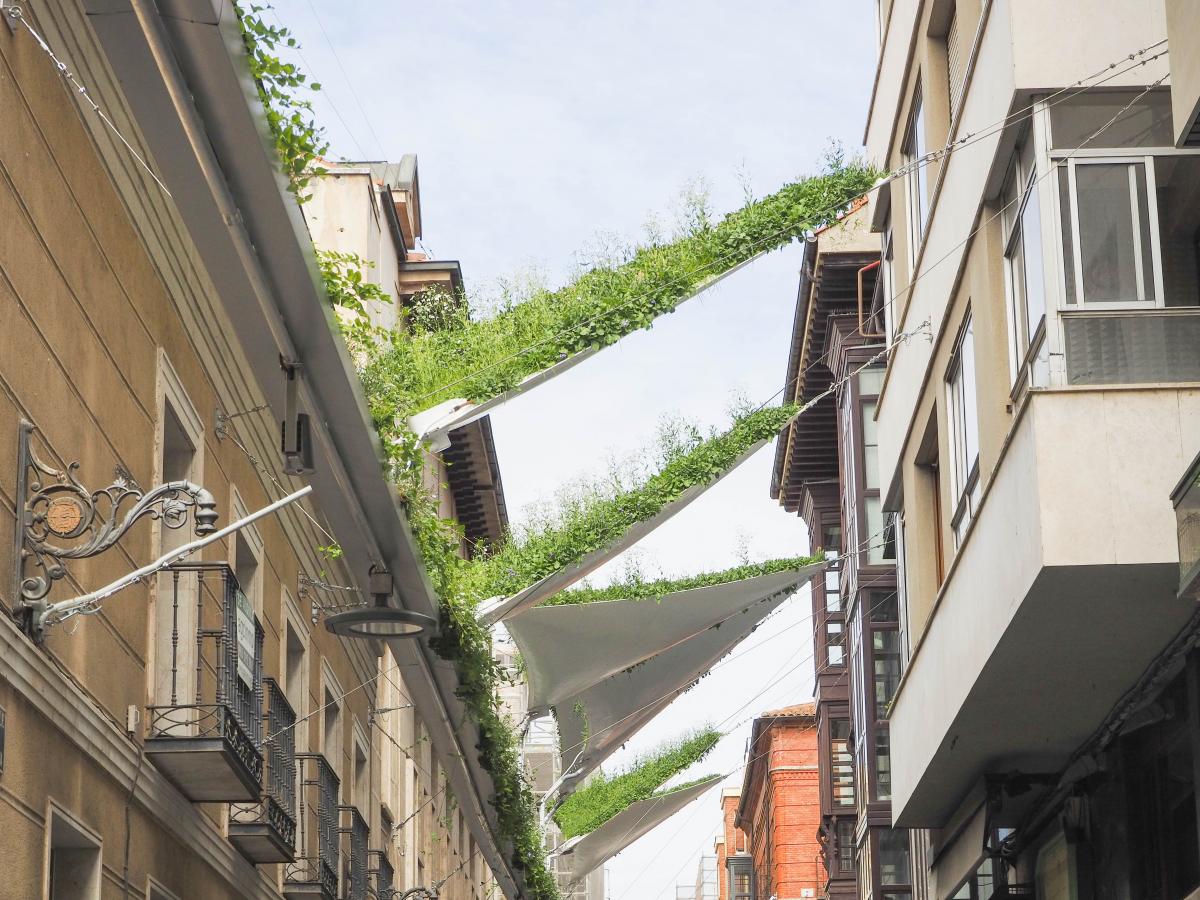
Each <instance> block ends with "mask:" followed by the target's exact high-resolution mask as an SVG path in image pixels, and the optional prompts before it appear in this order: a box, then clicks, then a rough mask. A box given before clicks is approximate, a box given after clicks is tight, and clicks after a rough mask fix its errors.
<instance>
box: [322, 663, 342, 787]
mask: <svg viewBox="0 0 1200 900" xmlns="http://www.w3.org/2000/svg"><path fill="white" fill-rule="evenodd" d="M338 693H340V692H338V691H336V689H333V688H331V687H330V686H329V685H326V687H325V692H324V694H323V696H322V699H321V704H322V706H323V707H324V708H323V709H322V710H321V724H322V728H321V737H322V741H321V752H322V753H323V754H324V755H325V760H326V761H327V762H328V763H329V765H330V766H331V767H332V768H333V772H334V774H335V775H337V776H338V778H339V779H341V775H342V706H341V703H339V702H338Z"/></svg>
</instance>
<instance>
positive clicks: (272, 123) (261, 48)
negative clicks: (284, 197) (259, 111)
mask: <svg viewBox="0 0 1200 900" xmlns="http://www.w3.org/2000/svg"><path fill="white" fill-rule="evenodd" d="M234 9H235V10H236V11H237V14H238V21H239V23H240V24H241V27H242V41H243V43H244V44H245V45H246V56H247V58H248V60H249V64H250V74H251V75H252V76H254V82H255V84H256V85H257V87H258V96H259V99H260V100H261V101H262V104H263V108H264V109H265V110H266V115H267V126H268V127H269V128H270V131H271V136H272V138H274V141H275V150H276V151H277V152H278V153H279V160H280V163H281V164H282V168H283V174H284V175H285V176H286V177H287V180H288V186H289V189H290V190H291V191H292V193H293V194H295V195H296V198H297V199H298V200H300V202H304V201H305V200H307V199H308V197H309V195H306V194H305V193H304V191H305V189H306V188H307V187H308V184H309V182H310V181H311V180H312V179H313V178H314V177H315V176H317V175H320V174H323V173H324V171H325V170H324V169H322V168H320V167H319V166H314V165H313V163H314V162H315V161H316V160H317V158H318V157H320V156H321V155H322V154H324V153H325V151H326V150H328V149H329V142H328V141H327V140H326V139H325V129H324V128H322V127H321V126H320V125H318V124H317V119H316V115H315V113H314V112H313V107H312V102H311V101H310V100H308V99H305V98H303V97H302V96H301V94H300V92H301V91H304V90H308V91H319V90H320V89H321V85H320V83H319V82H316V81H309V80H308V76H307V75H305V74H304V73H303V72H302V71H300V69H299V68H298V67H297V66H296V65H295V64H294V63H288V62H284V61H283V60H282V59H280V58H279V57H278V56H276V55H275V51H276V50H278V49H279V48H280V47H287V48H289V49H299V46H300V45H299V43H298V42H297V41H296V38H295V37H294V36H293V35H292V32H291V31H290V30H289V29H287V28H284V27H283V26H281V25H270V24H268V23H267V22H266V21H265V20H264V19H263V16H262V14H263V13H264V12H267V11H268V10H270V9H271V7H270V6H269V5H266V4H257V3H237V2H235V3H234Z"/></svg>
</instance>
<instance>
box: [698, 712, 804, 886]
mask: <svg viewBox="0 0 1200 900" xmlns="http://www.w3.org/2000/svg"><path fill="white" fill-rule="evenodd" d="M721 803H722V807H723V808H722V812H723V813H724V818H725V841H724V844H723V845H722V843H721V842H718V848H717V852H718V866H719V871H722V874H723V876H724V877H722V879H721V881H722V884H721V892H720V900H770V898H772V897H774V898H777V900H801V898H808V897H819V896H822V895H823V893H824V891H823V887H824V885H825V881H826V873H825V869H824V866H823V865H822V864H821V846H820V843H819V842H818V838H817V834H818V831H819V830H820V827H821V803H820V776H819V771H818V767H817V720H816V707H815V705H814V704H812V703H801V704H798V705H796V706H789V707H785V708H784V709H777V710H772V711H770V712H765V713H763V714H762V715H761V716H759V717H758V718H757V719H755V720H754V727H753V730H752V732H751V736H750V746H749V748H748V752H747V761H746V772H745V776H744V778H743V781H742V789H741V791H740V793H736V794H735V792H732V791H727V792H725V794H724V795H723V796H722V798H721Z"/></svg>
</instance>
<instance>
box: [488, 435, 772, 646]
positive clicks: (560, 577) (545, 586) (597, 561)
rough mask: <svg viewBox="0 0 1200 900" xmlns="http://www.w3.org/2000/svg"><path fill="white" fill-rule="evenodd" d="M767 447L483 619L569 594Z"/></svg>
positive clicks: (491, 607)
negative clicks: (576, 583) (560, 592)
mask: <svg viewBox="0 0 1200 900" xmlns="http://www.w3.org/2000/svg"><path fill="white" fill-rule="evenodd" d="M766 445H767V441H758V442H756V443H755V444H754V445H753V446H752V447H750V449H748V450H747V451H746V452H745V453H743V454H742V455H741V456H739V457H738V458H737V459H735V460H734V461H733V462H732V463H731V464H730V465H729V467H728V468H727V469H726V470H725V471H724V472H722V473H721V474H720V475H718V476H717V477H716V478H714V479H713V480H712V481H709V482H707V483H705V484H696V485H693V486H692V487H690V488H688V489H687V490H685V491H684V492H683V493H682V494H680V495H679V496H678V497H677V498H676V499H674V500H672V501H671V502H670V503H668V504H666V505H665V506H664V507H663V508H662V509H661V510H659V511H658V514H657V515H654V516H651V517H650V518H649V519H646V520H645V521H642V522H638V523H637V524H636V525H634V526H633V527H632V528H630V529H629V530H628V531H626V532H625V533H624V534H622V535H621V536H620V537H619V538H617V539H616V540H615V541H613V542H612V543H610V544H608V545H607V546H604V547H602V548H600V549H599V550H595V551H593V552H591V553H589V554H588V555H587V556H585V557H583V559H581V560H579V561H578V562H575V563H572V564H571V565H568V566H564V567H563V568H561V569H559V570H558V571H557V572H554V573H552V574H550V575H547V576H546V577H545V578H543V579H542V580H541V581H538V582H535V583H534V584H531V585H530V586H529V587H527V588H525V590H523V591H521V592H520V593H518V594H513V595H512V596H511V597H504V598H500V599H498V600H496V601H494V602H489V603H485V604H483V605H482V606H481V607H480V608H479V618H480V619H482V620H483V621H484V622H486V623H487V624H489V625H494V624H495V623H496V622H501V621H504V620H505V619H508V618H509V617H511V616H515V615H517V614H518V613H520V612H523V611H524V610H527V609H531V608H533V607H535V606H537V605H538V604H539V603H541V602H542V601H543V600H548V599H549V598H551V597H553V596H554V595H555V594H557V593H558V592H559V591H565V590H566V589H567V588H569V587H570V586H571V585H573V584H575V582H577V581H579V579H581V578H585V577H587V576H588V575H590V574H591V573H592V572H594V571H595V570H596V569H598V568H600V567H601V566H602V565H604V564H605V563H606V562H608V561H609V560H611V559H613V558H614V557H615V556H617V555H618V554H621V553H624V552H625V551H626V550H628V549H629V548H630V547H632V546H633V545H634V544H636V543H637V542H638V541H640V540H641V539H642V538H644V537H645V536H646V535H648V534H650V532H652V531H654V529H656V528H657V527H658V526H659V525H661V524H663V523H664V522H665V521H667V519H669V518H671V517H672V516H673V515H675V514H676V513H677V512H679V511H680V510H682V509H683V508H684V507H685V506H687V505H688V504H689V503H691V502H692V501H693V500H695V499H696V498H697V497H699V496H700V495H701V494H703V493H704V492H705V491H707V490H708V489H709V488H711V487H712V486H713V485H715V484H717V483H718V482H719V481H721V480H722V479H723V478H725V476H726V475H728V474H729V473H730V472H732V471H733V470H734V469H736V468H737V467H738V466H740V465H741V464H742V463H744V462H745V461H746V460H748V459H749V458H750V457H752V456H753V455H754V454H755V453H757V452H758V451H759V450H761V449H762V448H763V447H765V446H766Z"/></svg>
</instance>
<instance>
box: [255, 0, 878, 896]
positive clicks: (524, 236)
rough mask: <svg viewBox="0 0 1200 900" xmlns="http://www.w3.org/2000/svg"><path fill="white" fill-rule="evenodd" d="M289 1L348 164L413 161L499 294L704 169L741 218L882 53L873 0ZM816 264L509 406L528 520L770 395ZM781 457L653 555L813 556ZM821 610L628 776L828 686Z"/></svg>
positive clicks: (511, 479)
mask: <svg viewBox="0 0 1200 900" xmlns="http://www.w3.org/2000/svg"><path fill="white" fill-rule="evenodd" d="M276 6H277V10H278V18H279V19H280V20H281V21H283V22H285V23H286V24H287V25H288V26H289V27H291V28H292V29H293V31H294V32H295V33H296V34H297V36H298V37H299V39H300V40H301V42H302V45H303V50H302V53H303V62H304V63H306V64H307V68H308V70H309V71H310V73H311V74H312V75H313V77H314V78H315V79H316V80H318V81H320V82H322V84H323V86H324V89H323V91H321V92H320V93H318V94H317V95H316V99H315V102H316V107H317V112H318V115H319V118H320V120H321V122H322V123H323V124H325V125H326V126H327V128H328V131H329V136H330V138H331V140H332V145H333V146H332V152H333V154H335V155H338V156H345V157H348V158H361V157H364V156H365V157H368V158H372V159H389V160H393V161H394V160H397V159H398V158H399V157H400V156H401V155H402V154H404V153H416V154H418V157H419V166H420V179H421V201H422V217H423V220H424V243H425V245H426V246H427V247H428V248H429V249H430V250H431V251H432V252H433V253H434V254H435V255H436V256H437V257H439V258H449V259H458V260H460V261H461V262H462V267H463V273H464V277H465V279H466V283H467V286H468V289H469V290H472V291H476V292H480V293H482V294H484V295H494V294H495V293H496V292H497V291H498V285H499V283H500V279H506V278H514V277H518V278H519V277H524V276H526V275H528V274H529V273H531V272H533V273H538V274H539V277H541V278H544V279H545V280H547V281H549V282H551V283H554V284H557V283H560V282H561V281H562V280H563V279H565V278H567V277H569V276H570V274H571V273H572V272H573V271H574V270H575V269H576V267H577V266H578V265H579V261H580V257H579V255H578V254H579V253H580V252H581V251H582V252H584V253H585V254H586V252H587V251H588V249H589V248H591V247H595V246H597V245H598V244H601V245H602V244H604V243H605V242H607V241H608V240H609V238H608V237H607V236H609V235H619V236H620V237H622V238H624V239H636V238H637V237H638V236H639V235H640V234H641V233H642V231H643V227H644V225H645V223H646V222H647V221H648V220H650V219H652V218H653V219H656V220H657V221H658V222H659V223H660V224H661V226H662V227H663V228H664V229H666V230H668V231H669V230H670V228H671V227H672V226H673V221H674V220H673V208H674V207H675V206H676V199H677V197H678V196H679V194H680V191H681V190H682V189H683V188H684V187H685V186H687V185H688V184H695V183H698V182H700V181H704V182H707V184H708V185H709V186H710V188H711V197H712V203H713V206H714V208H715V210H716V211H717V212H724V211H727V210H728V209H731V208H733V207H735V206H737V205H739V204H740V203H741V202H742V199H743V195H744V192H745V190H746V189H747V188H748V189H749V190H751V191H752V192H753V193H754V194H755V195H756V196H762V195H763V194H766V193H769V192H771V191H772V190H774V189H775V188H776V187H778V186H779V185H780V184H782V183H783V182H785V181H787V180H790V179H792V178H794V177H796V176H798V175H800V174H803V173H806V172H811V171H813V170H814V169H816V168H817V166H818V165H819V159H820V156H821V153H822V151H823V149H824V148H825V147H826V145H827V143H828V140H829V139H830V138H834V139H839V140H841V141H842V142H843V144H844V145H845V146H846V147H847V148H848V149H849V150H851V151H853V150H856V149H857V148H858V146H859V143H860V141H861V137H862V128H863V123H864V121H865V117H866V104H867V100H868V95H869V91H870V80H871V75H872V67H873V61H874V38H873V30H874V26H873V18H872V16H873V11H872V6H871V4H870V2H869V0H843V2H839V3H824V4H817V3H814V2H807V0H749V2H742V3H730V2H727V0H726V2H719V0H671V2H647V0H640V2H634V0H603V2H593V3H589V4H584V3H581V2H576V3H568V2H532V3H531V2H525V3H520V4H518V3H512V2H505V0H491V2H469V3H468V2H445V0H443V2H438V3H425V4H420V5H417V4H411V5H410V4H407V3H396V2H384V0H341V2H338V3H336V4H334V3H331V2H328V0H281V2H278V3H277V4H276ZM351 85H353V88H351ZM798 266H799V253H798V249H797V248H796V247H795V246H793V247H791V248H788V249H786V250H784V251H781V252H778V253H775V254H772V255H771V256H769V257H767V258H765V259H763V260H761V261H759V262H758V263H756V264H754V265H753V266H751V267H749V268H748V269H746V270H744V271H742V272H740V273H738V274H737V275H735V276H734V277H732V278H731V279H729V280H728V281H726V282H724V283H722V284H721V285H719V286H718V287H717V288H715V289H713V290H712V291H709V292H707V293H705V294H703V295H701V296H700V297H699V298H697V299H695V300H692V301H690V302H689V303H688V304H686V305H685V306H683V307H682V308H681V309H680V310H679V311H677V312H676V313H675V314H673V315H671V316H668V317H666V318H665V319H664V320H662V321H661V322H660V323H659V324H658V325H656V326H655V327H654V328H653V329H652V330H651V331H648V332H642V333H639V334H637V335H634V336H632V337H630V338H627V339H626V340H624V341H622V342H621V343H620V344H618V345H616V346H615V347H611V348H609V349H607V350H605V351H604V352H603V353H602V354H601V355H600V356H599V357H597V358H595V359H592V360H590V361H588V362H586V363H584V364H583V365H581V366H579V367H577V368H575V369H573V370H572V371H570V372H569V373H568V374H566V375H564V376H562V377H561V378H560V379H558V380H556V381H554V382H551V383H549V384H547V385H545V386H543V387H540V388H538V389H537V390H536V391H534V392H532V393H531V394H529V395H527V396H525V397H523V398H520V399H519V400H517V401H514V402H513V403H511V404H509V405H508V406H506V407H504V408H503V409H501V410H500V411H499V412H497V413H496V414H495V415H494V416H493V425H494V429H495V434H496V442H497V452H498V455H499V460H500V466H501V471H502V475H503V480H504V488H505V493H506V496H507V500H508V507H509V512H510V515H511V517H512V519H513V521H514V523H515V524H516V523H519V522H520V521H521V520H522V518H523V516H524V510H525V509H526V508H527V506H528V505H529V504H531V503H537V502H543V501H545V500H546V499H547V498H549V497H550V496H551V495H553V493H554V491H555V489H556V488H557V487H558V486H559V485H561V484H563V483H566V482H568V481H570V480H571V479H573V478H576V477H578V476H580V475H586V474H588V473H594V472H599V471H601V470H603V468H604V467H605V465H606V461H607V460H608V459H609V458H612V457H614V456H616V457H620V456H624V455H626V454H628V453H630V452H632V451H634V450H636V449H637V448H639V447H641V446H644V445H645V444H646V443H647V442H648V441H650V440H651V439H652V437H653V434H654V431H655V429H656V427H657V425H658V423H659V422H660V421H661V419H662V418H663V416H665V415H674V414H682V415H684V416H686V417H689V418H691V419H694V420H696V421H698V422H701V423H703V424H705V425H710V424H711V425H717V424H720V423H722V422H724V421H725V420H726V410H727V407H728V406H729V403H730V401H731V399H732V398H733V397H734V396H735V395H738V394H741V395H743V396H747V397H749V398H750V399H751V400H754V401H756V402H757V401H762V400H765V399H766V398H768V397H770V396H772V395H773V394H774V393H775V392H776V391H777V390H778V389H779V388H780V387H781V385H782V382H783V379H784V377H785V367H786V362H787V347H788V340H789V338H790V333H791V323H792V314H793V311H794V307H795V299H796V288H797V268H798ZM771 459H772V448H770V447H768V448H766V449H764V450H763V451H762V452H760V453H759V454H758V455H757V456H756V457H754V458H753V459H752V460H751V461H750V462H748V463H747V464H746V465H744V466H743V467H742V468H741V469H740V470H739V471H738V472H737V473H735V475H733V476H731V477H730V478H728V479H726V480H725V481H723V482H722V483H721V484H720V485H718V486H717V487H716V488H714V489H713V490H712V491H710V492H709V493H708V494H706V495H705V496H704V497H703V498H702V499H701V500H700V501H698V502H697V503H695V504H694V505H693V506H691V507H690V508H688V509H687V510H686V511H685V512H683V513H681V514H680V515H679V516H678V517H676V518H675V519H673V520H672V521H671V522H669V523H668V524H667V525H665V526H664V527H663V528H661V529H660V530H659V531H658V532H657V533H655V534H654V535H652V536H651V537H650V538H648V539H647V540H645V541H644V542H643V543H642V544H641V545H640V546H639V547H638V548H636V555H637V557H638V562H639V564H640V565H641V566H642V567H643V568H644V569H646V570H648V571H649V572H650V573H652V574H658V573H662V574H665V575H684V574H688V573H690V572H696V571H707V570H711V569H716V568H722V567H725V566H729V565H734V564H737V563H738V562H739V561H740V557H741V556H742V555H743V554H749V556H750V557H752V558H753V559H767V558H771V557H776V556H785V555H795V554H798V553H802V552H805V551H806V550H807V549H808V548H807V546H806V543H805V529H804V527H803V523H802V522H800V520H799V519H797V518H796V517H795V516H789V515H787V514H786V513H784V512H783V511H782V510H781V509H780V508H779V507H778V506H777V505H776V504H775V503H774V502H773V501H772V500H771V499H770V497H769V495H768V487H769V481H770V466H771ZM618 562H619V561H618ZM617 567H618V568H619V566H617ZM610 568H611V567H610ZM604 577H605V573H601V574H600V576H599V580H601V581H602V580H603V579H604ZM807 617H808V599H807V596H802V597H797V598H795V599H793V600H792V601H790V602H789V603H788V604H787V605H785V606H784V607H783V609H782V610H781V611H780V612H779V613H777V614H776V615H775V616H774V617H772V618H771V619H770V620H768V622H767V623H766V624H765V625H764V626H763V627H762V628H760V629H759V630H758V631H757V632H755V634H754V635H753V636H752V637H751V638H750V639H749V640H748V641H747V642H746V644H745V645H744V646H743V648H742V649H740V650H739V651H738V655H737V656H736V657H732V658H731V659H732V661H731V662H728V663H725V664H722V665H721V666H720V667H719V668H718V669H717V670H716V671H714V672H713V674H712V675H710V676H709V677H708V678H706V679H704V680H703V681H701V682H700V684H699V685H698V686H697V687H696V688H695V689H693V690H692V691H691V692H689V693H688V694H686V695H685V696H684V697H682V698H681V699H680V700H678V701H676V702H675V703H674V704H673V705H672V706H671V707H669V708H668V709H667V710H666V711H665V712H664V713H663V714H662V715H661V716H659V718H658V719H656V720H655V721H654V722H652V723H651V724H650V725H649V726H647V727H646V728H645V729H644V730H643V731H642V732H641V733H640V734H639V735H637V736H636V737H635V738H634V739H633V740H632V741H630V743H629V744H628V745H627V747H626V748H625V750H623V751H622V752H621V753H619V754H617V755H616V756H615V757H614V758H613V759H612V760H611V761H610V763H609V766H608V767H610V768H619V767H620V766H621V765H622V764H623V763H624V762H627V761H628V760H629V759H630V758H632V757H633V756H634V755H636V754H637V753H638V752H641V751H644V750H645V749H647V748H651V747H653V746H655V745H656V744H657V743H659V742H661V741H662V740H665V739H668V738H671V737H674V736H676V735H678V734H679V733H680V732H683V731H686V730H687V729H689V728H691V727H694V726H696V725H699V724H702V723H704V722H712V723H714V724H719V725H721V727H722V728H723V730H724V729H728V728H729V726H732V725H737V726H738V727H737V728H735V729H733V730H732V733H730V734H729V736H728V737H726V738H725V739H724V740H723V741H722V742H721V743H720V744H719V745H718V747H717V750H716V751H714V753H713V754H712V756H711V757H710V758H709V760H708V761H707V762H706V763H705V764H703V765H702V766H701V767H699V769H698V770H697V771H696V772H691V773H688V777H691V776H696V775H699V774H704V773H706V772H732V771H734V770H736V769H737V768H738V767H739V765H740V763H741V761H742V759H743V757H744V750H745V742H746V738H747V736H748V732H749V724H748V722H745V721H744V720H746V719H747V718H748V717H749V716H751V715H753V714H754V713H757V712H761V711H763V710H766V709H771V708H776V707H779V706H784V705H788V704H791V703H798V702H802V701H804V700H806V699H809V698H810V697H811V692H812V680H813V671H812V662H811V652H812V634H811V629H810V627H809V624H808V618H807ZM746 648H754V649H753V650H752V652H742V650H744V649H746ZM723 720H725V721H723ZM739 780H740V773H735V774H733V775H732V776H731V777H730V779H729V783H730V784H736V783H738V782H739ZM717 795H718V792H717V791H713V792H711V793H709V794H707V795H705V796H704V797H703V798H701V799H700V800H699V801H697V803H696V804H694V805H693V806H692V807H689V808H688V809H686V810H684V811H683V812H682V813H680V814H679V815H678V816H677V817H676V818H675V819H673V820H671V821H669V822H668V823H667V824H665V825H663V826H661V827H660V828H659V829H657V830H656V831H654V832H652V833H651V834H649V835H648V836H646V837H645V838H643V839H642V840H641V841H639V842H638V843H637V844H635V845H634V846H632V847H630V848H629V849H628V850H626V851H625V852H624V853H622V854H621V855H619V856H618V857H616V858H615V859H614V860H613V861H612V862H611V863H610V864H609V867H608V868H609V878H610V881H609V888H608V895H609V898H611V900H674V888H675V884H676V883H677V882H681V883H691V882H693V881H694V878H695V873H696V863H697V861H698V859H699V856H700V854H701V853H702V852H711V851H712V837H713V836H714V835H715V834H716V831H717V828H718V825H719V822H720V816H719V812H718V801H717Z"/></svg>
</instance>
